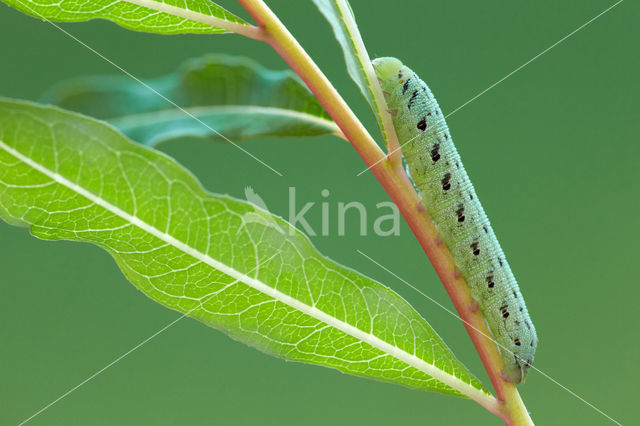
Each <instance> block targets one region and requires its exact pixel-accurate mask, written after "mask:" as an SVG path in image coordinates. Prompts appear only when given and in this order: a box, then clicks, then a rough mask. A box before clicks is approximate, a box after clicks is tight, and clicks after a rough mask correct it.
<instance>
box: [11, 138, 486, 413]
mask: <svg viewBox="0 0 640 426" xmlns="http://www.w3.org/2000/svg"><path fill="white" fill-rule="evenodd" d="M0 148H2V149H3V150H5V151H6V152H8V153H9V154H10V155H12V156H14V157H15V158H16V159H18V160H19V161H22V162H23V163H25V164H27V165H28V166H29V167H32V168H33V169H35V170H37V171H39V172H40V173H42V174H43V175H45V176H47V177H48V178H50V179H52V180H53V181H55V182H57V183H58V184H60V185H63V186H65V187H67V188H68V189H70V190H72V191H74V192H76V193H78V194H80V195H82V196H83V197H85V198H87V199H88V200H89V201H91V202H93V203H95V204H97V205H99V206H101V207H103V208H104V209H106V210H107V211H109V212H111V213H112V214H114V215H116V216H118V217H120V218H121V219H123V220H125V221H127V222H128V223H131V224H133V225H135V226H137V227H138V228H140V229H141V230H143V231H145V232H147V233H149V234H151V235H153V236H155V237H156V238H158V239H160V240H161V241H164V242H165V243H167V244H170V245H172V246H173V247H175V248H177V249H178V250H181V251H183V252H184V253H186V254H189V255H190V256H193V257H194V258H195V259H197V260H199V261H201V262H203V263H206V264H207V265H209V266H211V267H213V268H215V269H217V270H219V271H220V272H222V273H224V274H226V275H228V276H230V277H232V278H235V279H236V280H238V281H240V282H242V283H244V284H246V285H248V286H250V287H252V288H254V289H255V290H258V291H260V292H262V293H264V294H266V295H268V296H270V297H272V298H273V299H275V300H277V301H279V302H282V303H284V304H286V305H288V306H290V307H292V308H294V309H297V310H299V311H300V312H302V313H304V314H306V315H309V316H310V317H312V318H315V319H316V320H319V321H322V322H324V323H325V324H327V325H329V326H331V327H334V328H336V329H338V330H341V331H342V332H344V333H346V334H348V335H350V336H352V337H355V338H356V339H358V340H361V341H363V342H366V343H368V344H369V345H371V346H373V347H375V348H377V349H379V350H381V351H382V352H384V353H387V354H389V355H391V356H393V357H395V358H397V359H398V360H400V361H402V362H404V363H406V364H408V365H410V366H412V367H414V368H416V369H418V370H420V371H422V372H424V373H426V374H428V375H429V376H431V377H433V378H434V379H436V380H439V381H441V382H442V383H445V384H446V385H448V386H450V387H451V388H453V389H455V390H457V391H459V392H461V393H462V394H464V395H467V396H469V397H470V398H471V399H473V400H475V401H478V402H479V403H480V404H481V405H483V406H487V407H493V406H494V405H495V403H496V400H495V398H494V397H493V396H492V395H489V394H486V393H484V392H482V391H481V390H479V389H477V388H475V387H473V386H471V385H470V384H469V383H466V382H463V381H462V380H460V379H458V378H457V377H455V376H452V375H450V374H449V373H447V372H445V371H442V370H440V369H438V368H437V367H435V366H434V365H432V364H429V363H427V362H426V361H424V360H423V359H420V358H418V357H416V356H415V355H413V354H409V353H408V352H405V351H404V350H402V349H400V348H398V347H396V346H393V345H391V344H390V343H388V342H385V341H383V340H382V339H380V338H378V337H377V336H374V335H372V334H370V333H366V332H364V331H362V330H360V329H358V328H356V327H354V326H352V325H351V324H348V323H346V322H344V321H341V320H339V319H337V318H335V317H333V316H331V315H329V314H327V313H326V312H324V311H321V310H320V309H317V308H316V307H315V306H309V305H307V304H306V303H303V302H301V301H299V300H297V299H294V298H293V297H291V296H289V295H287V294H285V293H282V292H280V291H278V290H277V289H275V288H273V287H270V286H269V285H267V284H265V283H263V282H262V281H260V280H257V279H255V278H252V277H249V276H247V275H245V274H244V273H242V272H240V271H238V270H236V269H234V268H232V267H231V266H229V265H226V264H224V263H221V262H219V261H217V260H216V259H214V258H212V257H210V256H209V255H207V254H205V253H202V252H200V251H198V250H196V249H194V248H193V247H190V246H188V245H187V244H185V243H183V242H182V241H179V240H177V239H176V238H174V237H173V236H171V235H169V234H167V233H165V232H162V231H160V230H159V229H157V228H155V227H153V226H152V225H150V224H148V223H146V222H143V221H142V220H140V219H139V218H137V217H136V216H133V215H131V214H129V213H127V212H125V211H124V210H122V209H120V208H119V207H117V206H114V205H112V204H111V203H109V202H107V201H106V200H104V199H102V198H100V197H99V196H97V195H95V194H94V193H92V192H90V191H88V190H86V189H85V188H83V187H81V186H79V185H77V184H75V183H73V182H72V181H70V180H68V179H67V178H65V177H64V176H61V175H60V174H58V173H57V172H54V171H52V170H49V169H48V168H47V167H45V166H43V165H42V164H39V163H37V162H36V161H34V160H32V159H31V158H29V157H27V156H25V155H23V154H22V153H21V152H19V151H17V150H15V149H13V148H12V147H10V146H8V145H7V144H5V143H4V141H2V140H0Z"/></svg>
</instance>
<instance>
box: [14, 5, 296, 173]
mask: <svg viewBox="0 0 640 426" xmlns="http://www.w3.org/2000/svg"><path fill="white" fill-rule="evenodd" d="M20 4H22V5H23V6H24V7H26V8H27V9H29V10H30V11H31V12H32V13H34V14H35V15H37V16H39V17H40V18H41V19H42V20H43V21H46V22H48V23H49V24H51V25H53V26H54V27H55V28H57V29H59V30H60V31H62V32H63V33H64V34H66V35H67V36H69V37H71V38H72V39H73V40H75V41H76V42H78V43H79V44H81V45H82V46H84V47H86V48H87V49H89V50H90V51H91V52H93V53H94V54H95V55H96V56H98V57H100V58H101V59H103V60H104V61H106V62H108V63H109V64H111V65H113V66H114V67H115V68H117V69H118V70H119V71H121V72H122V73H124V74H126V75H127V76H129V77H130V78H132V79H133V80H135V81H136V82H138V83H140V84H141V85H143V86H144V87H146V88H147V89H149V90H150V91H152V92H153V93H155V94H156V95H158V96H160V97H161V98H162V99H164V100H165V101H166V102H168V103H170V104H171V105H172V106H174V107H175V108H177V109H179V110H180V111H182V112H183V113H184V114H186V115H187V116H189V117H191V118H192V119H194V120H195V121H197V122H198V123H200V124H202V125H203V126H204V127H206V128H207V129H209V130H211V131H212V132H214V133H215V134H217V135H218V136H220V137H221V138H222V139H224V140H225V141H227V142H229V143H230V144H231V145H233V146H235V147H236V148H238V149H239V150H240V151H242V152H244V153H245V154H247V155H248V156H249V157H251V158H253V159H254V160H256V161H257V162H258V163H260V164H262V165H263V166H265V167H266V168H268V169H269V170H271V171H272V172H274V173H275V174H277V175H278V176H283V174H282V173H280V172H279V171H277V170H276V169H274V168H273V167H271V166H270V165H268V164H267V163H265V162H264V161H262V160H261V159H259V158H258V157H256V156H255V155H253V154H252V153H250V152H249V151H247V150H246V149H244V148H243V147H241V146H240V145H238V144H237V143H235V142H233V141H232V140H231V139H229V138H227V137H226V136H225V135H223V134H222V133H220V132H218V131H217V130H216V129H214V128H212V127H211V126H209V125H208V124H207V123H205V122H204V121H202V120H200V119H199V118H198V117H196V116H195V115H193V114H191V113H190V112H189V111H187V110H186V109H184V108H182V107H181V106H180V105H178V104H176V103H175V102H173V101H172V100H171V99H169V98H167V97H166V96H165V95H163V94H162V93H160V92H158V91H157V90H156V89H154V88H153V87H151V86H149V85H148V84H147V83H145V82H144V81H142V80H140V79H139V78H138V77H136V76H135V75H133V74H131V73H130V72H129V71H127V70H125V69H124V68H122V67H121V66H120V65H118V64H116V63H115V62H113V61H112V60H111V59H109V58H107V57H106V56H104V55H103V54H102V53H100V52H98V51H97V50H95V49H94V48H93V47H91V46H89V45H88V44H86V43H85V42H83V41H82V40H80V39H79V38H77V37H76V36H74V35H73V34H71V33H69V32H68V31H67V30H65V29H64V28H62V27H61V26H59V25H57V24H56V23H55V22H52V21H50V20H49V19H47V18H45V17H44V16H43V15H41V14H40V13H38V12H37V11H35V10H33V9H32V8H31V7H29V6H28V5H27V4H25V3H23V2H20Z"/></svg>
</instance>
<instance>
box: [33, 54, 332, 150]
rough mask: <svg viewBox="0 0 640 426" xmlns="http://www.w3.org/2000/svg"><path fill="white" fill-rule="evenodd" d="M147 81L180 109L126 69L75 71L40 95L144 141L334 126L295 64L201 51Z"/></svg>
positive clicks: (293, 133) (285, 133)
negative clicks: (280, 66)
mask: <svg viewBox="0 0 640 426" xmlns="http://www.w3.org/2000/svg"><path fill="white" fill-rule="evenodd" d="M145 83H146V84H147V85H148V86H150V87H151V88H152V89H153V90H155V91H157V92H158V93H161V94H162V95H163V96H165V97H166V98H168V99H170V100H171V101H172V102H174V103H175V104H176V105H178V106H179V107H180V108H182V109H184V110H182V109H180V108H176V107H175V106H174V105H172V104H171V103H169V102H168V101H167V100H165V99H163V98H162V97H160V96H159V95H158V94H157V93H155V92H154V91H153V90H151V89H149V88H148V87H145V86H143V85H141V84H140V83H139V82H137V81H135V80H134V79H132V78H130V77H128V76H103V77H100V76H94V77H85V78H77V79H73V80H70V81H67V82H64V83H61V84H59V85H57V86H55V87H54V88H52V89H51V90H49V91H48V93H46V94H45V96H44V97H43V101H44V102H48V103H53V104H56V105H58V106H61V107H63V108H65V109H69V110H72V111H77V112H81V113H83V114H87V115H90V116H92V117H96V118H100V119H103V120H107V121H108V122H110V123H111V124H113V125H114V126H115V127H117V128H118V129H119V130H120V131H121V132H123V133H124V134H125V135H127V136H128V137H130V138H131V139H133V140H135V141H137V142H139V143H142V144H143V145H149V146H152V145H155V144H157V143H160V142H164V141H168V140H173V139H181V138H188V137H197V138H207V139H210V140H214V141H221V142H226V141H228V140H231V141H234V142H237V141H242V140H245V139H250V138H255V137H265V136H268V137H299V136H319V135H325V134H333V133H340V129H339V128H338V126H337V125H336V124H335V123H334V122H333V121H332V120H331V117H330V116H329V114H328V113H327V112H326V111H325V110H324V108H323V107H322V105H321V104H320V102H318V100H317V99H316V98H315V96H313V94H312V93H311V92H310V91H309V90H308V89H307V87H306V86H305V85H304V84H303V83H302V82H301V81H300V80H299V78H298V77H297V76H296V75H295V74H294V73H293V72H291V71H272V70H268V69H266V68H264V67H262V66H261V65H260V64H258V63H256V62H254V61H252V60H250V59H247V58H243V57H234V56H228V55H207V56H204V57H202V58H198V59H192V60H189V61H187V62H186V63H184V64H183V65H182V66H181V67H180V69H179V70H178V71H176V72H175V73H172V74H169V75H165V76H163V77H160V78H156V79H152V80H147V81H145Z"/></svg>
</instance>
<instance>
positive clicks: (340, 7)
mask: <svg viewBox="0 0 640 426" xmlns="http://www.w3.org/2000/svg"><path fill="white" fill-rule="evenodd" d="M313 2H314V3H315V4H316V6H317V7H318V9H320V12H321V13H322V14H323V15H324V17H325V18H326V19H327V21H329V24H331V28H332V29H333V33H334V35H335V37H336V39H337V40H338V43H339V44H340V47H342V52H343V53H344V59H345V62H346V64H347V72H348V73H349V76H350V77H351V79H352V80H353V81H354V82H355V83H356V84H357V85H358V87H359V88H360V91H361V92H362V94H363V95H364V97H365V99H366V100H367V102H368V103H369V106H370V107H371V110H372V111H373V114H374V115H375V117H376V121H377V122H378V126H379V127H380V132H381V133H382V135H383V136H384V138H385V141H386V142H387V144H388V143H389V138H393V139H396V136H395V130H394V129H393V124H392V122H391V117H390V116H389V114H387V113H386V112H384V113H383V112H382V110H383V109H384V108H386V106H385V105H386V103H385V101H384V97H383V94H382V89H381V88H380V84H378V80H377V77H376V74H375V71H374V70H373V66H372V65H371V59H370V58H369V54H368V53H367V49H366V47H365V45H364V42H363V41H362V36H361V35H360V31H359V30H358V25H357V24H356V20H355V16H354V15H353V11H352V9H351V6H350V5H349V2H348V1H347V0H313Z"/></svg>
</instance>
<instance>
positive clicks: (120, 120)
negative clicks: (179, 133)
mask: <svg viewBox="0 0 640 426" xmlns="http://www.w3.org/2000/svg"><path fill="white" fill-rule="evenodd" d="M183 109H184V110H185V111H188V112H190V113H192V114H193V115H199V114H201V113H216V112H233V113H235V114H243V113H244V114H247V113H259V114H272V115H284V116H288V117H292V118H299V119H301V120H304V121H309V122H312V123H315V124H318V125H320V126H323V127H331V128H334V129H335V130H334V131H335V132H340V128H339V127H338V126H337V125H336V123H334V122H333V121H331V120H328V119H326V118H323V117H320V116H317V115H313V114H309V113H306V112H303V111H295V110H291V109H285V108H278V107H265V106H258V105H250V106H247V105H216V106H198V107H190V108H183ZM182 115H184V111H182V110H177V109H164V110H160V111H149V112H141V113H137V114H127V115H124V116H120V117H113V118H107V120H108V121H110V122H111V123H113V124H114V125H115V126H116V127H119V126H123V125H127V122H129V121H134V122H136V121H146V122H147V123H149V122H151V123H153V122H162V121H165V120H167V119H171V118H172V117H178V116H182Z"/></svg>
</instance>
